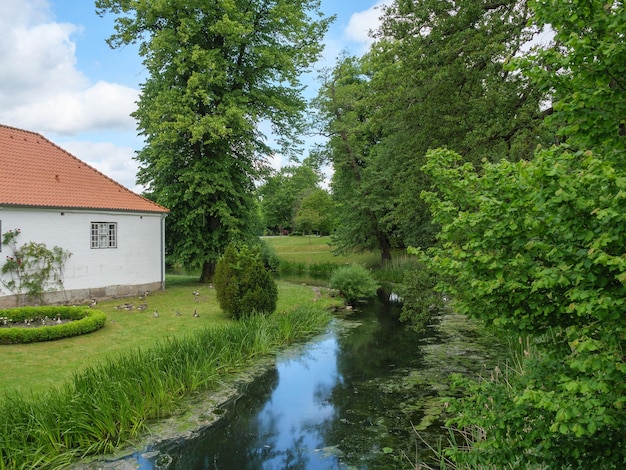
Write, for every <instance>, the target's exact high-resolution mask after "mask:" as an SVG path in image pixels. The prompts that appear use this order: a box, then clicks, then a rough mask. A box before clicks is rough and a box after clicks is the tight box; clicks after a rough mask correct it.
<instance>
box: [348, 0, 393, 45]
mask: <svg viewBox="0 0 626 470" xmlns="http://www.w3.org/2000/svg"><path fill="white" fill-rule="evenodd" d="M391 3H392V0H378V1H377V2H376V4H374V5H372V6H371V7H370V8H368V9H367V10H363V11H358V12H356V13H353V14H352V16H351V17H350V21H349V22H348V25H347V26H346V30H345V33H344V34H345V37H346V38H347V39H348V40H349V41H352V42H355V43H358V44H361V46H362V49H363V50H362V52H365V51H366V50H367V48H369V46H370V45H371V44H372V43H373V42H374V40H373V39H372V37H371V36H370V32H371V31H375V30H376V29H377V28H378V26H379V25H380V17H381V15H382V14H383V8H384V6H385V5H390V4H391Z"/></svg>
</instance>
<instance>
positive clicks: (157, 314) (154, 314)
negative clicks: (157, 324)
mask: <svg viewBox="0 0 626 470" xmlns="http://www.w3.org/2000/svg"><path fill="white" fill-rule="evenodd" d="M152 316H153V317H154V318H156V317H158V316H159V312H158V311H157V310H155V311H154V313H153V314H152Z"/></svg>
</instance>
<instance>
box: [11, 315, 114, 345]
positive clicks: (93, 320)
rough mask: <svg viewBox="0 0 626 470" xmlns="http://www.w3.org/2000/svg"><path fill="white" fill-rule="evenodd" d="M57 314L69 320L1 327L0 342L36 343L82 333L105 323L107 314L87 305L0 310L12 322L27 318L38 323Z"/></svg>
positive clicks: (98, 327)
mask: <svg viewBox="0 0 626 470" xmlns="http://www.w3.org/2000/svg"><path fill="white" fill-rule="evenodd" d="M46 317H48V318H53V319H54V318H57V317H60V318H62V319H64V320H72V321H71V322H67V323H61V324H59V325H48V326H37V327H27V328H20V327H11V328H4V327H2V328H0V344H18V343H35V342H38V341H52V340H56V339H62V338H70V337H72V336H79V335H84V334H86V333H91V332H92V331H95V330H98V329H100V328H102V327H103V326H104V323H105V321H106V315H105V314H104V313H102V312H101V311H99V310H92V309H90V308H89V307H54V306H46V307H20V308H12V309H8V310H0V318H6V319H8V320H9V321H11V322H13V323H17V322H24V321H27V320H29V321H30V322H31V323H38V322H39V323H40V322H41V320H42V319H45V318H46Z"/></svg>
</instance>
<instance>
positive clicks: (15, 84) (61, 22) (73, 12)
mask: <svg viewBox="0 0 626 470" xmlns="http://www.w3.org/2000/svg"><path fill="white" fill-rule="evenodd" d="M390 1H391V0H322V2H321V5H322V11H324V12H325V13H326V14H328V15H336V16H337V19H336V20H335V22H334V23H333V25H332V26H331V28H330V31H329V32H328V35H327V36H326V38H324V43H325V45H326V49H325V52H324V57H323V58H322V59H321V61H320V63H319V64H317V67H323V66H329V65H332V64H333V63H334V60H335V58H336V57H337V56H338V55H339V53H340V52H341V51H342V50H348V51H349V52H350V53H352V54H357V55H358V54H361V53H362V52H364V51H365V50H367V47H368V46H369V44H370V41H371V40H370V39H369V38H368V34H367V33H368V31H369V30H371V29H373V28H375V27H376V25H377V19H378V16H379V10H378V9H377V8H376V7H377V5H380V4H382V3H387V4H388V3H390ZM112 32H113V19H112V18H111V17H109V16H107V17H104V18H100V17H99V16H97V15H96V14H95V7H94V4H93V2H92V1H88V0H80V1H76V0H11V1H6V0H0V63H1V64H2V67H0V123H1V124H5V125H8V126H14V127H19V128H22V129H27V130H31V131H35V132H39V133H41V134H43V135H44V136H45V137H47V138H48V139H50V140H52V141H53V142H55V143H56V144H58V145H59V146H61V147H63V148H64V149H66V150H67V151H69V152H70V153H72V154H73V155H75V156H77V157H78V158H80V159H81V160H84V161H85V162H87V163H89V164H91V165H92V166H94V167H96V168H97V169H98V170H100V171H102V172H103V173H105V174H106V175H108V176H110V177H111V178H113V179H115V180H116V181H118V182H120V183H121V184H123V185H125V186H127V187H129V188H130V189H133V190H135V191H137V192H140V191H141V188H140V187H138V186H136V184H135V176H136V173H137V164H136V162H135V161H134V160H133V156H134V152H135V151H136V150H138V149H140V148H141V147H142V146H143V143H142V141H141V139H140V138H139V137H138V136H137V134H136V126H135V123H134V121H133V120H132V118H130V116H129V114H130V113H131V112H132V111H133V110H134V109H135V106H136V105H135V101H136V100H137V98H138V94H139V85H140V84H141V83H142V82H143V80H144V79H145V77H146V75H145V71H144V69H143V66H142V64H141V59H140V57H139V56H138V54H137V50H136V48H134V47H126V48H124V49H116V50H112V49H110V48H109V47H108V46H107V44H106V43H105V39H106V38H108V37H109V36H110V35H111V33H112ZM307 83H308V86H309V87H310V89H309V91H308V92H307V95H308V96H314V95H315V88H316V83H315V81H313V80H307ZM282 163H284V162H283V159H282V158H281V156H279V155H277V156H276V157H275V159H274V161H273V165H274V166H275V167H279V166H280V165H281V164H282ZM0 171H2V170H1V169H0Z"/></svg>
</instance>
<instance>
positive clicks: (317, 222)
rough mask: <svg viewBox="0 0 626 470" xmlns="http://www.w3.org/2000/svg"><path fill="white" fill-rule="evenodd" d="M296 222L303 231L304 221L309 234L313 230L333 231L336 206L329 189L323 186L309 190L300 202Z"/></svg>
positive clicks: (322, 232)
mask: <svg viewBox="0 0 626 470" xmlns="http://www.w3.org/2000/svg"><path fill="white" fill-rule="evenodd" d="M295 222H296V227H297V228H298V229H299V230H302V231H303V232H304V231H305V229H304V227H303V223H304V224H306V225H307V229H306V232H307V233H309V234H310V233H311V232H312V231H316V232H319V233H321V234H329V233H331V232H332V230H333V226H334V206H333V201H332V198H331V196H330V194H329V193H328V191H326V190H324V189H322V188H315V189H313V190H311V191H309V192H308V193H307V194H306V195H305V196H304V197H303V198H302V201H301V202H300V206H299V207H298V210H297V212H296V217H295Z"/></svg>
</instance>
